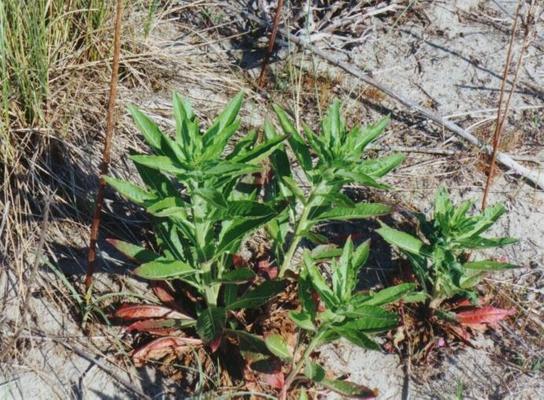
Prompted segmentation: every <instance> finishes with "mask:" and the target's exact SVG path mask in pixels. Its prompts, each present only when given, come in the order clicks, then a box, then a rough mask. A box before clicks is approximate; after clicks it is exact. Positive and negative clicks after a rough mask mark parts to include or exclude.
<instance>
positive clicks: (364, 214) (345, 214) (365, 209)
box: [312, 203, 391, 221]
mask: <svg viewBox="0 0 544 400" xmlns="http://www.w3.org/2000/svg"><path fill="white" fill-rule="evenodd" d="M390 211H391V207H389V206H387V205H385V204H380V203H364V204H357V205H356V206H355V207H351V208H346V207H335V208H332V209H329V210H325V211H323V212H321V213H319V214H318V215H316V216H314V217H313V218H312V219H313V220H314V221H346V220H350V219H363V218H369V217H376V216H379V215H384V214H387V213H389V212H390Z"/></svg>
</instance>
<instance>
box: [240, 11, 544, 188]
mask: <svg viewBox="0 0 544 400" xmlns="http://www.w3.org/2000/svg"><path fill="white" fill-rule="evenodd" d="M244 15H245V16H246V17H247V18H248V19H251V20H252V21H255V22H257V23H259V24H261V25H266V22H264V21H262V20H261V19H260V18H258V17H256V16H254V15H251V14H248V13H244ZM278 33H280V34H281V35H282V36H283V37H284V38H286V39H287V40H289V41H291V42H292V43H295V44H297V45H298V46H300V47H302V48H304V49H307V50H309V51H311V52H312V53H314V54H316V55H318V56H319V57H321V58H323V59H324V60H326V61H328V62H329V63H330V64H331V65H335V66H337V67H338V68H341V69H343V70H344V71H346V72H347V73H349V74H351V75H353V76H354V77H356V78H357V79H360V80H361V81H363V82H365V83H367V84H369V85H371V86H374V87H375V88H377V89H379V90H380V91H382V92H383V93H385V94H386V95H388V96H389V97H391V98H392V99H395V100H396V101H398V102H399V103H401V104H403V105H404V106H406V107H408V108H411V109H413V110H415V111H417V112H418V113H419V114H421V115H423V116H424V117H425V118H427V119H429V120H431V121H434V122H435V123H437V124H438V125H440V126H442V127H444V128H446V129H448V130H450V131H451V132H453V133H454V134H456V135H458V136H460V137H462V138H463V139H465V140H466V141H468V142H469V143H471V144H472V145H474V146H476V147H478V148H479V149H481V150H483V151H485V152H486V153H487V154H491V153H492V151H493V148H492V147H491V146H489V145H487V144H485V143H482V141H480V139H478V138H477V137H476V136H474V135H473V134H471V133H470V132H469V131H467V130H466V129H463V128H462V127H461V126H459V125H457V124H456V123H454V122H451V121H449V120H448V119H447V118H444V117H442V116H441V115H439V114H437V113H435V112H433V111H431V110H429V109H427V108H425V107H422V106H420V105H419V104H417V103H416V102H415V101H413V100H411V99H409V98H407V97H404V96H403V95H401V94H399V93H398V90H394V89H392V88H390V87H387V86H385V85H383V84H381V83H379V82H377V81H376V80H375V79H373V78H372V77H370V76H369V75H368V74H367V73H365V72H364V71H363V70H361V69H360V68H358V67H356V66H354V65H353V64H349V63H345V62H343V61H339V60H338V57H336V56H335V55H334V54H330V53H328V52H326V51H323V50H321V49H318V48H317V47H315V46H313V45H311V44H310V43H308V42H307V41H305V40H304V39H301V38H299V37H297V36H295V35H292V34H291V33H289V32H287V31H286V30H284V29H278ZM496 159H497V161H498V162H499V163H501V164H502V165H503V166H505V167H506V168H509V169H511V170H512V171H514V172H515V173H516V174H517V175H519V176H522V177H523V178H525V179H527V180H528V181H530V182H532V183H533V184H534V185H536V186H538V187H540V188H543V189H544V173H541V172H539V171H533V170H531V169H529V168H527V167H525V166H523V165H521V164H519V163H518V162H516V161H515V160H514V159H513V158H512V157H510V156H509V155H508V154H505V153H502V152H500V151H497V155H496Z"/></svg>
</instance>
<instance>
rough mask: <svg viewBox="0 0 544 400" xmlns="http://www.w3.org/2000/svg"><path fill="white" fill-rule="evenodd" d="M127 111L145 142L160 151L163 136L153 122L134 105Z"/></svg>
mask: <svg viewBox="0 0 544 400" xmlns="http://www.w3.org/2000/svg"><path fill="white" fill-rule="evenodd" d="M128 111H129V112H130V114H131V115H132V119H133V120H134V122H135V123H136V126H137V127H138V129H139V130H140V132H141V133H142V135H144V138H145V140H146V142H147V143H148V144H149V145H150V146H151V147H153V148H154V149H155V150H159V151H162V149H161V146H162V140H163V134H162V132H161V131H160V129H159V127H158V126H157V124H155V122H153V121H152V120H151V119H150V118H149V117H148V116H147V115H145V114H144V113H142V112H141V111H140V110H139V109H138V107H136V106H134V105H132V104H131V105H129V106H128Z"/></svg>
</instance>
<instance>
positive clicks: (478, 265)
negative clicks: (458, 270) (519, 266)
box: [463, 260, 516, 271]
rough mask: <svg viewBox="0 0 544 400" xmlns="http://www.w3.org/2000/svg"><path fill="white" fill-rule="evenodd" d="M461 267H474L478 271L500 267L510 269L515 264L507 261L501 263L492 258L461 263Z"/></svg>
mask: <svg viewBox="0 0 544 400" xmlns="http://www.w3.org/2000/svg"><path fill="white" fill-rule="evenodd" d="M463 267H465V268H467V269H475V270H480V271H496V270H501V269H512V268H516V266H515V265H512V264H509V263H502V262H498V261H494V260H481V261H472V262H467V263H465V264H463Z"/></svg>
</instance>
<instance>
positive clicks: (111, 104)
mask: <svg viewBox="0 0 544 400" xmlns="http://www.w3.org/2000/svg"><path fill="white" fill-rule="evenodd" d="M122 14H123V0H117V8H116V15H115V33H114V39H113V41H114V43H113V63H112V68H111V80H110V92H109V99H108V112H107V117H106V118H107V125H106V137H105V138H104V150H103V152H102V163H101V164H100V178H99V184H98V192H97V194H96V204H95V209H94V214H93V222H92V225H91V235H90V242H89V252H88V253H87V275H86V276H85V289H86V290H87V291H89V289H90V287H91V285H92V283H93V273H94V270H95V265H96V242H97V240H98V229H99V228H100V220H101V215H102V205H103V204H104V191H105V188H106V181H105V180H104V175H106V174H107V173H108V170H109V165H110V153H111V142H112V137H113V128H114V120H113V117H114V115H113V114H114V109H115V99H116V97H117V83H118V81H119V54H120V53H121V17H122Z"/></svg>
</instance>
